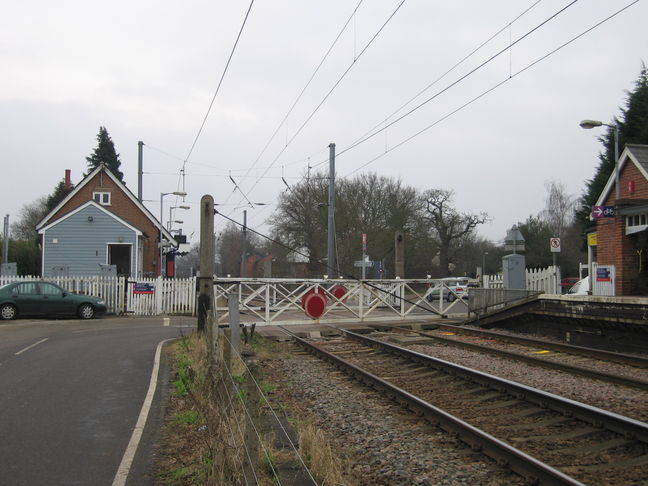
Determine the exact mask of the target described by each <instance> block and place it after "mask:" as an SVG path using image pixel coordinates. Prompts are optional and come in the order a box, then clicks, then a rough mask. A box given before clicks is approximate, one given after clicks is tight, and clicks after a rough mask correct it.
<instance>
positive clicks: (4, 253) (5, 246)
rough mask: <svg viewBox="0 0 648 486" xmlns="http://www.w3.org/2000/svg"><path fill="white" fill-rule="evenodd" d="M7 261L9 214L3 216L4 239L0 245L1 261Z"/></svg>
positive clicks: (5, 262)
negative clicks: (0, 245) (0, 251)
mask: <svg viewBox="0 0 648 486" xmlns="http://www.w3.org/2000/svg"><path fill="white" fill-rule="evenodd" d="M7 262H9V215H8V214H7V215H5V217H4V240H3V245H2V263H4V264H7Z"/></svg>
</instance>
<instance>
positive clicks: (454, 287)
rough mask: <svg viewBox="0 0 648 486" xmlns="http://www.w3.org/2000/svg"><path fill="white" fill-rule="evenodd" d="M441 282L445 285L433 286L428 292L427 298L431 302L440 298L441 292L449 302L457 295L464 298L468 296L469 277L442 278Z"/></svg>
mask: <svg viewBox="0 0 648 486" xmlns="http://www.w3.org/2000/svg"><path fill="white" fill-rule="evenodd" d="M440 282H441V283H442V284H443V285H442V286H441V287H439V288H433V289H432V291H431V292H430V293H429V294H428V296H427V300H428V301H429V302H432V301H434V300H439V294H441V295H442V296H443V299H444V300H447V301H448V302H452V301H453V300H455V299H456V298H457V297H461V298H462V299H466V298H468V283H469V279H468V278H467V277H448V278H442V279H441V280H440ZM451 291H452V292H451Z"/></svg>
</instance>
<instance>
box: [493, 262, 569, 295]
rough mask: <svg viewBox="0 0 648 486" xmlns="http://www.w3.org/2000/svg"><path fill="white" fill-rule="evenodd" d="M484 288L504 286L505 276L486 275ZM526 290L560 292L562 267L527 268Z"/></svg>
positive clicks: (548, 292) (547, 292)
mask: <svg viewBox="0 0 648 486" xmlns="http://www.w3.org/2000/svg"><path fill="white" fill-rule="evenodd" d="M484 288H486V289H501V288H504V276H503V275H502V274H501V273H498V274H496V275H484ZM526 290H537V291H540V292H542V293H545V294H560V293H561V288H560V268H559V267H557V266H556V267H554V266H550V267H547V268H527V269H526Z"/></svg>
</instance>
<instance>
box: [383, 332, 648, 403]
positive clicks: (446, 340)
mask: <svg viewBox="0 0 648 486" xmlns="http://www.w3.org/2000/svg"><path fill="white" fill-rule="evenodd" d="M440 327H441V328H443V329H447V330H449V331H452V334H453V335H452V337H451V336H449V335H445V336H444V335H440V334H438V333H434V332H429V331H417V330H411V329H407V328H400V327H394V328H393V329H394V330H395V331H396V332H398V333H401V334H402V333H413V334H416V335H418V336H424V337H427V338H430V339H431V340H434V341H436V342H439V343H442V344H444V345H447V346H455V347H460V348H464V349H468V350H470V351H477V352H480V353H486V354H490V355H494V356H499V357H504V358H507V359H512V360H516V361H522V362H525V363H528V364H531V365H534V366H541V367H543V368H548V369H554V370H560V371H564V372H567V373H570V374H573V375H579V376H584V377H587V378H593V379H597V380H601V381H605V382H608V383H614V384H616V385H623V386H628V387H631V388H637V389H640V390H644V391H648V359H646V358H642V357H640V356H634V355H628V354H621V353H613V352H610V351H604V350H597V349H593V348H584V347H579V346H572V345H568V344H559V343H553V342H550V341H543V340H538V339H529V338H523V337H517V336H509V335H505V334H500V333H494V332H487V331H486V332H483V331H479V330H472V329H471V330H469V331H466V330H464V329H462V328H461V327H459V326H448V325H443V326H440ZM454 333H456V335H454ZM464 334H465V335H468V336H477V337H478V338H480V339H482V340H488V341H490V342H489V343H488V345H484V344H478V343H475V342H470V341H466V340H465V338H463V336H462V335H464ZM385 336H386V337H388V335H385ZM498 341H499V342H500V343H499V347H498ZM501 343H505V344H506V343H510V344H515V345H517V346H518V347H519V348H521V349H520V350H519V351H512V350H510V349H505V348H504V347H503V346H502V345H501ZM539 350H540V351H539ZM530 353H534V354H530ZM535 353H542V354H535ZM573 357H578V360H577V362H574V359H573ZM610 362H613V363H616V364H617V365H618V366H617V367H616V368H617V370H618V371H617V372H610V371H604V370H601V369H600V368H601V367H609V363H610ZM636 375H640V376H636Z"/></svg>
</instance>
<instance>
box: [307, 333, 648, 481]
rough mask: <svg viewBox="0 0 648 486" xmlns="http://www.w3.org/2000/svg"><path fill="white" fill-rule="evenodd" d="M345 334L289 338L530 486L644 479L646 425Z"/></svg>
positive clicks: (647, 451) (647, 459)
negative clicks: (314, 338) (341, 336)
mask: <svg viewBox="0 0 648 486" xmlns="http://www.w3.org/2000/svg"><path fill="white" fill-rule="evenodd" d="M344 333H345V339H342V340H331V341H326V342H317V343H314V342H307V341H305V340H302V339H298V338H295V339H296V341H297V342H298V343H300V344H301V345H303V346H305V347H306V348H307V349H309V350H310V351H312V352H313V353H315V354H316V355H318V356H320V357H324V358H326V359H328V360H330V361H332V362H334V363H335V365H336V366H338V367H340V368H342V369H344V370H345V371H348V372H350V373H353V374H354V375H355V376H356V377H358V378H359V379H360V380H361V381H363V382H365V383H368V384H370V385H371V386H372V387H374V388H377V389H380V390H381V391H383V392H386V393H389V394H391V395H392V396H393V397H394V398H395V399H396V400H398V401H399V402H400V403H402V404H404V405H406V406H407V407H409V408H410V409H412V410H413V411H415V412H416V413H417V414H420V415H423V416H424V417H425V418H426V419H427V420H429V421H431V422H433V423H437V424H439V425H440V426H441V427H442V428H444V429H445V430H448V431H450V432H452V433H454V434H457V435H459V436H460V437H461V438H462V440H464V441H465V442H466V443H468V444H470V445H471V447H472V448H473V449H475V450H481V451H482V452H483V453H484V454H486V455H488V456H490V457H493V458H495V459H496V460H498V461H499V462H504V463H507V464H508V465H509V466H510V467H511V469H512V470H514V471H515V472H517V473H519V474H521V475H523V476H525V477H527V478H529V479H530V480H531V481H532V482H536V483H538V484H571V485H577V484H588V483H589V484H601V483H605V484H610V485H617V484H618V485H621V484H623V485H626V484H640V483H642V482H644V481H646V479H647V477H648V475H647V474H646V473H645V466H646V464H648V424H645V423H643V422H639V421H636V420H632V419H629V418H626V417H622V416H619V415H617V414H613V413H610V412H605V411H603V410H600V409H597V408H594V407H590V406H587V405H584V404H581V403H578V402H574V401H572V400H568V399H564V398H560V397H557V396H555V395H552V394H550V393H546V392H543V391H540V390H536V389H533V388H531V387H527V386H524V385H520V384H517V383H514V382H510V381H508V380H503V379H501V378H497V377H493V376H491V375H487V374H485V373H481V372H478V371H475V370H470V369H468V368H465V367H462V366H459V365H455V364H452V363H448V362H446V361H443V360H438V359H434V358H431V357H429V356H425V355H422V354H420V353H415V352H413V351H409V350H406V349H404V348H400V347H398V346H394V345H390V344H388V343H384V342H381V341H376V340H374V339H370V338H367V337H365V336H360V335H357V334H354V333H351V332H349V331H344ZM601 478H605V481H601Z"/></svg>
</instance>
